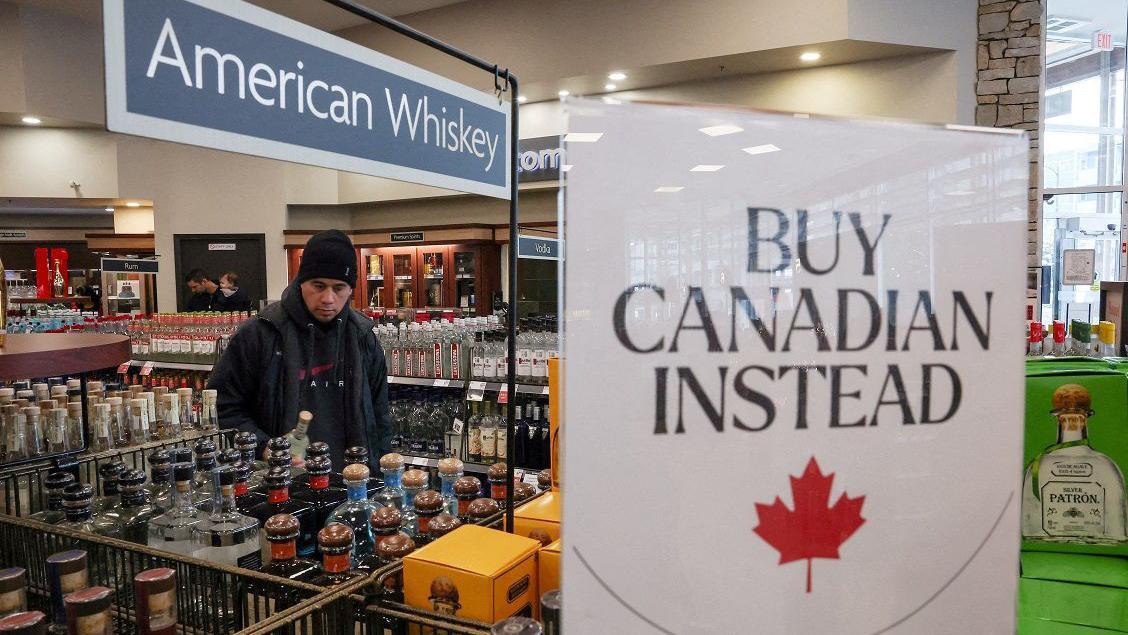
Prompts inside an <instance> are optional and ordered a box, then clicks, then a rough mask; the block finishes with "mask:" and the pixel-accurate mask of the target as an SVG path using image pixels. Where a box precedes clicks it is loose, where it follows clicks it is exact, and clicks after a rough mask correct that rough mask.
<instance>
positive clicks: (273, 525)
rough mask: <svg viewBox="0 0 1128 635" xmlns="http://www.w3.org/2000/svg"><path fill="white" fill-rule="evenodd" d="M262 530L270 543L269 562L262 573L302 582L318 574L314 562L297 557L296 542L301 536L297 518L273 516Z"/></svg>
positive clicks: (281, 515)
mask: <svg viewBox="0 0 1128 635" xmlns="http://www.w3.org/2000/svg"><path fill="white" fill-rule="evenodd" d="M262 529H263V532H264V533H265V534H266V539H267V540H268V541H270V562H268V563H266V564H265V565H263V567H262V572H263V573H266V574H269V575H274V576H278V577H280V578H287V579H290V580H300V581H302V582H305V581H306V580H309V579H310V578H312V577H313V576H314V575H316V574H317V573H318V568H317V563H316V562H313V561H312V560H306V559H305V558H299V557H298V551H297V540H298V536H299V535H301V523H300V522H299V521H298V519H297V518H294V517H293V516H292V515H290V514H275V515H274V516H271V517H270V518H268V519H266V522H265V523H263V526H262Z"/></svg>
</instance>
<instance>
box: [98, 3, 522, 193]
mask: <svg viewBox="0 0 1128 635" xmlns="http://www.w3.org/2000/svg"><path fill="white" fill-rule="evenodd" d="M103 20H104V32H105V59H106V127H107V128H108V129H109V130H112V131H114V132H122V133H126V134H134V135H140V136H144V137H152V138H156V139H164V140H166V141H175V142H179V143H186V144H190V145H198V146H205V147H209V148H216V149H219V150H228V151H232V152H241V153H244V154H252V155H256V156H262V157H269V158H274V159H282V160H285V161H294V162H297V163H305V164H309V165H317V166H321V167H326V168H333V169H338V170H347V171H350V172H359V173H362V174H370V175H373V176H381V177H387V178H392V179H397V180H401V181H410V182H413V183H422V184H426V185H433V186H436V187H443V188H449V189H455V190H461V191H464V192H471V193H474V194H483V195H486V196H493V197H496V198H509V165H510V162H509V157H510V146H509V144H510V139H509V107H508V105H507V104H499V103H498V100H497V98H496V97H494V96H493V95H488V94H486V93H483V92H481V91H478V90H474V89H472V88H470V87H468V86H464V85H462V84H459V83H456V82H452V81H450V80H448V79H446V78H443V77H440V76H438V75H436V74H434V73H431V72H429V71H425V70H423V69H420V68H417V67H415V66H412V65H410V64H406V63H404V62H401V61H399V60H396V59H394V58H391V57H388V56H387V55H383V54H381V53H377V52H376V51H373V50H371V49H368V48H365V47H363V46H360V45H357V44H354V43H352V42H349V41H347V40H344V39H341V38H339V37H336V36H333V35H329V34H327V33H325V32H323V31H319V30H317V29H314V28H311V27H309V26H306V25H304V24H301V23H299V22H295V21H293V20H290V19H288V18H285V17H282V16H280V15H278V14H275V13H272V12H270V11H266V10H264V9H261V8H259V7H256V6H254V5H250V4H247V3H246V2H241V1H237V0H103Z"/></svg>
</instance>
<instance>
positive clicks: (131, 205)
mask: <svg viewBox="0 0 1128 635" xmlns="http://www.w3.org/2000/svg"><path fill="white" fill-rule="evenodd" d="M125 206H126V207H141V204H140V203H138V202H136V201H130V202H128V203H126V204H125Z"/></svg>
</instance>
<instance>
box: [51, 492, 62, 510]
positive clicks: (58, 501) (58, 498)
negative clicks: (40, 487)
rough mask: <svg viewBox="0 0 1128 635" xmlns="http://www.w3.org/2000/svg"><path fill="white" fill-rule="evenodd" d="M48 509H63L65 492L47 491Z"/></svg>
mask: <svg viewBox="0 0 1128 635" xmlns="http://www.w3.org/2000/svg"><path fill="white" fill-rule="evenodd" d="M47 509H48V510H50V511H53V512H57V511H62V510H63V492H62V491H61V490H60V491H58V492H48V493H47Z"/></svg>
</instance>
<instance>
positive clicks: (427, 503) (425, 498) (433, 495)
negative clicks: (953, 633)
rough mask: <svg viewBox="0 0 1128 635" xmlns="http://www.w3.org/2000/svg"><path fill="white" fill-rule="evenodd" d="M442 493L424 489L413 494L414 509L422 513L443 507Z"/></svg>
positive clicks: (436, 510) (433, 511)
mask: <svg viewBox="0 0 1128 635" xmlns="http://www.w3.org/2000/svg"><path fill="white" fill-rule="evenodd" d="M444 502H445V501H443V495H442V494H440V493H438V492H436V491H435V490H433V489H425V490H423V491H422V492H419V493H418V494H416V495H415V509H416V510H417V511H420V512H423V513H436V512H438V511H440V510H441V509H442V508H443V503H444Z"/></svg>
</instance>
